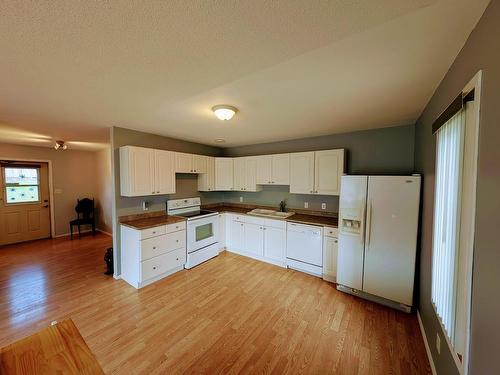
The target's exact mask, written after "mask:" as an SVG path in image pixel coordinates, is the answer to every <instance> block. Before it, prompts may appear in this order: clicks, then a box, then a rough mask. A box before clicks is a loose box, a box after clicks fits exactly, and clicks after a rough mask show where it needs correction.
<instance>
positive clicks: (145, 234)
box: [141, 225, 167, 240]
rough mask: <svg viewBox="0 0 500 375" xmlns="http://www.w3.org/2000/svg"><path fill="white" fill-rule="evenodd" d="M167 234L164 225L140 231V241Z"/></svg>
mask: <svg viewBox="0 0 500 375" xmlns="http://www.w3.org/2000/svg"><path fill="white" fill-rule="evenodd" d="M165 233H167V231H166V228H165V225H162V226H159V227H154V228H148V229H143V230H141V240H144V239H146V238H151V237H157V236H161V235H162V234H165Z"/></svg>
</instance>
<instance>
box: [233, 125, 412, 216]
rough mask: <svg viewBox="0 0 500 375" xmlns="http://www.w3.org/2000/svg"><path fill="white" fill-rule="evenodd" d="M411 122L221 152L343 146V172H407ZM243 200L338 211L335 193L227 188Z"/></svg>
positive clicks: (253, 152) (409, 168)
mask: <svg viewBox="0 0 500 375" xmlns="http://www.w3.org/2000/svg"><path fill="white" fill-rule="evenodd" d="M414 136H415V127H414V126H413V125H406V126H398V127H392V128H382V129H373V130H364V131H357V132H351V133H343V134H333V135H328V136H322V137H312V138H303V139H294V140H291V141H284V142H273V143H264V144H258V145H250V146H242V147H232V148H226V149H224V155H225V156H248V155H263V154H276V153H281V152H300V151H313V150H325V149H332V148H344V149H346V151H347V155H346V156H347V158H346V160H347V169H346V171H347V173H349V174H410V173H413V157H414ZM240 197H243V200H244V202H249V203H257V204H264V205H268V204H269V205H277V204H278V203H279V202H280V200H282V199H286V200H287V204H288V206H289V207H290V208H304V202H308V203H309V209H312V210H318V211H319V210H321V203H326V204H327V209H326V210H327V211H332V212H338V197H332V196H322V197H319V196H314V195H302V194H289V188H288V187H287V186H265V187H264V190H263V191H261V192H258V193H242V192H228V193H226V194H225V199H226V201H228V202H239V198H240Z"/></svg>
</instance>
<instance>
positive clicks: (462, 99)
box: [432, 89, 474, 134]
mask: <svg viewBox="0 0 500 375" xmlns="http://www.w3.org/2000/svg"><path fill="white" fill-rule="evenodd" d="M473 100H474V89H472V90H471V91H469V92H468V93H463V92H461V93H460V95H458V96H457V97H456V98H455V100H453V101H452V102H451V104H450V105H449V106H448V108H446V109H445V110H444V111H443V113H441V115H439V117H438V118H437V120H436V121H434V123H433V124H432V134H435V133H436V132H437V131H438V130H439V128H440V127H441V126H443V125H444V124H446V123H447V122H448V120H449V119H451V118H452V117H453V116H455V115H456V114H457V113H458V112H460V111H461V110H462V108H463V107H464V104H465V103H467V102H472V101H473Z"/></svg>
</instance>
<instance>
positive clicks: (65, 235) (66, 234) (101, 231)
mask: <svg viewBox="0 0 500 375" xmlns="http://www.w3.org/2000/svg"><path fill="white" fill-rule="evenodd" d="M95 231H96V232H100V233H104V234H106V235H108V236H111V237H112V236H113V235H112V234H111V233H108V232H105V231H103V230H101V229H97V228H96V230H95ZM90 232H92V229H85V230H82V231H81V232H80V233H82V234H84V233H90ZM75 235H76V236H78V231H75V232H73V236H75ZM69 236H71V233H70V232H68V233H63V234H57V235H56V236H55V237H53V238H60V237H69Z"/></svg>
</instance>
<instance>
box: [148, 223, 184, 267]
mask: <svg viewBox="0 0 500 375" xmlns="http://www.w3.org/2000/svg"><path fill="white" fill-rule="evenodd" d="M179 248H183V249H185V248H186V231H184V230H182V231H179V232H174V233H168V234H164V235H162V236H158V237H153V238H148V239H146V240H143V241H141V254H142V255H141V260H146V259H149V258H153V257H155V256H158V255H160V254H164V253H167V252H169V251H172V250H176V249H179Z"/></svg>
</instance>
